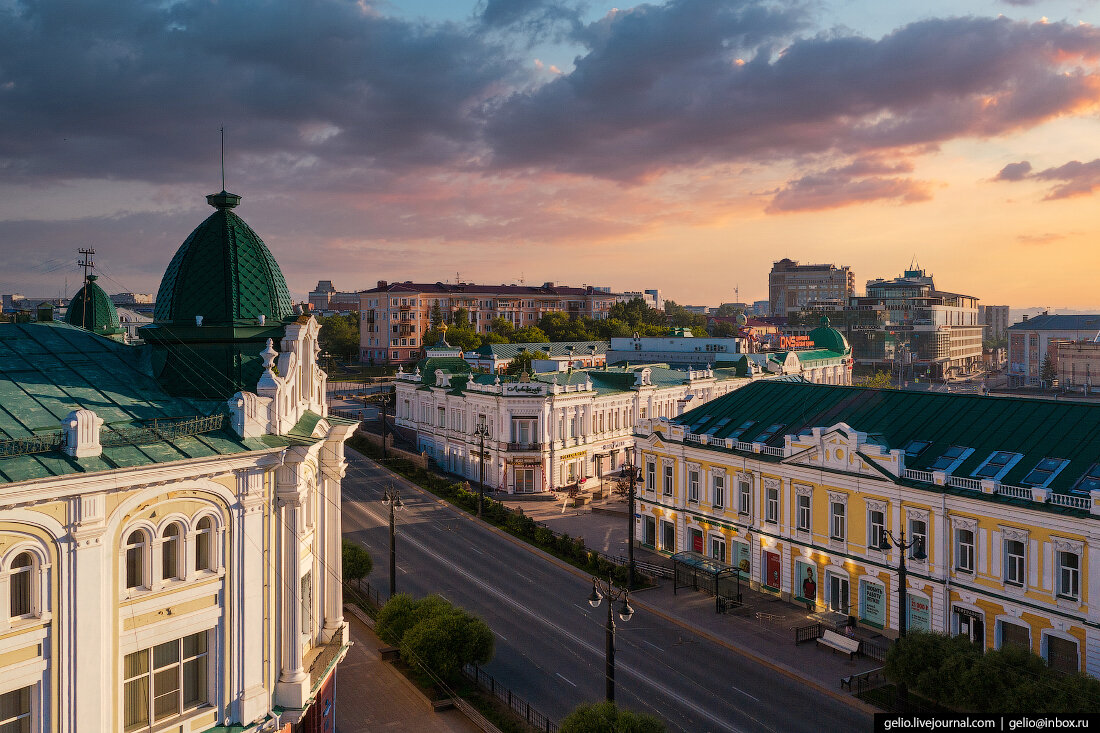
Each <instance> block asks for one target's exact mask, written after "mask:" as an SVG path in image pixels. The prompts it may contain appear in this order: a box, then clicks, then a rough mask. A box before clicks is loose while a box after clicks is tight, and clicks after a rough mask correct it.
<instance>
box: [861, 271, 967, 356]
mask: <svg viewBox="0 0 1100 733" xmlns="http://www.w3.org/2000/svg"><path fill="white" fill-rule="evenodd" d="M839 317H840V318H843V319H844V323H845V327H846V330H847V331H848V334H849V337H850V338H851V342H852V349H853V353H854V355H855V360H856V362H857V363H860V364H869V365H875V366H889V365H892V364H895V363H904V364H906V365H908V366H909V367H910V368H912V369H913V370H914V372H915V373H916V374H918V375H920V374H926V375H929V376H934V377H944V376H947V375H949V374H951V373H953V372H957V371H968V370H971V369H974V368H976V367H977V366H978V365H980V364H981V362H982V332H983V329H984V325H983V324H982V322H981V321H980V319H979V317H978V299H977V298H975V297H973V296H970V295H961V294H959V293H949V292H945V291H942V290H937V289H936V286H935V283H934V282H933V279H932V276H931V275H928V274H926V273H925V271H924V270H921V269H913V270H906V271H905V273H904V274H903V275H902V276H901V277H895V278H889V279H878V280H870V281H868V282H867V295H866V296H859V297H853V298H851V299H850V300H849V304H848V306H847V307H846V308H845V309H844V312H843V314H839Z"/></svg>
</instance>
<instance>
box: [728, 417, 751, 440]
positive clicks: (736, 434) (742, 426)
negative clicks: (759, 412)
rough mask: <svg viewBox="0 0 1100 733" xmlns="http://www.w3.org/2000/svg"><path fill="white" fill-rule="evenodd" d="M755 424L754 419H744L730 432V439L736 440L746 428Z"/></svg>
mask: <svg viewBox="0 0 1100 733" xmlns="http://www.w3.org/2000/svg"><path fill="white" fill-rule="evenodd" d="M755 424H756V421H755V420H746V421H745V422H743V423H741V424H740V425H738V426H737V429H736V430H734V431H733V432H732V433H730V439H731V440H738V439H739V438H740V437H741V435H742V434H743V433H744V432H745V431H746V430H748V429H749V428H751V427H752V426H753V425H755Z"/></svg>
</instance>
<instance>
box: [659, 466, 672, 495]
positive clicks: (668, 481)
mask: <svg viewBox="0 0 1100 733" xmlns="http://www.w3.org/2000/svg"><path fill="white" fill-rule="evenodd" d="M661 495H662V496H672V464H671V463H666V464H665V465H664V468H663V470H662V478H661Z"/></svg>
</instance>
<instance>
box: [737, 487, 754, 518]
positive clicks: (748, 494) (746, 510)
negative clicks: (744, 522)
mask: <svg viewBox="0 0 1100 733" xmlns="http://www.w3.org/2000/svg"><path fill="white" fill-rule="evenodd" d="M737 486H738V489H737V497H738V498H737V513H738V514H740V515H742V516H746V517H750V518H751V517H752V481H751V480H750V481H738V483H737Z"/></svg>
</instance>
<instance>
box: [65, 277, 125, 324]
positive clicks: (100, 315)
mask: <svg viewBox="0 0 1100 733" xmlns="http://www.w3.org/2000/svg"><path fill="white" fill-rule="evenodd" d="M65 322H66V323H68V324H69V325H70V326H79V327H80V328H85V329H87V330H89V331H95V332H96V333H104V334H107V333H118V331H119V328H120V326H119V322H118V311H117V310H116V309H115V304H114V303H112V302H111V298H110V296H109V295H107V293H106V292H104V290H103V288H101V287H99V285H97V284H96V276H95V275H89V276H88V280H87V282H85V283H84V287H82V288H81V289H80V290H78V291H77V292H76V295H74V296H73V299H72V300H70V301H69V310H68V311H67V312H66V313H65Z"/></svg>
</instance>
